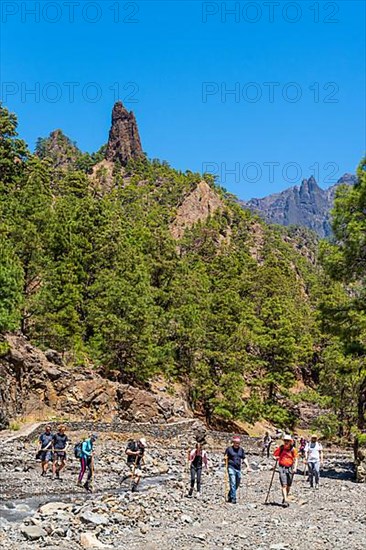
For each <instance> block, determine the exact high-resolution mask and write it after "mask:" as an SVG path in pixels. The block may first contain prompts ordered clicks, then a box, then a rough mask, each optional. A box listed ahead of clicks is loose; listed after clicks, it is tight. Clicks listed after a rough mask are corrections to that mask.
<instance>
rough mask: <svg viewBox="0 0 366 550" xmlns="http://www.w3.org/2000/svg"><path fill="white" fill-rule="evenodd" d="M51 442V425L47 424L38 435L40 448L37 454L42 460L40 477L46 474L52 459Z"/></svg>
mask: <svg viewBox="0 0 366 550" xmlns="http://www.w3.org/2000/svg"><path fill="white" fill-rule="evenodd" d="M52 443H53V435H52V433H51V426H49V425H48V426H46V427H45V431H44V433H43V434H41V435H40V436H39V444H40V449H39V451H38V456H39V458H40V459H41V461H42V463H41V464H42V473H41V476H42V477H43V476H45V475H46V474H47V471H48V466H49V463H50V462H51V461H52Z"/></svg>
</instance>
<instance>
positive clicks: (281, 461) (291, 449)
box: [273, 435, 298, 507]
mask: <svg viewBox="0 0 366 550" xmlns="http://www.w3.org/2000/svg"><path fill="white" fill-rule="evenodd" d="M273 456H274V458H275V459H276V460H277V461H278V470H279V474H280V482H281V487H282V496H283V500H282V504H283V506H286V507H287V506H289V503H288V495H289V493H290V489H291V485H292V480H293V477H294V473H295V472H296V470H297V456H298V455H297V450H296V448H295V446H294V443H293V439H292V437H291V436H290V435H285V436H284V438H283V445H280V446H279V447H277V449H276V450H275V452H274V453H273Z"/></svg>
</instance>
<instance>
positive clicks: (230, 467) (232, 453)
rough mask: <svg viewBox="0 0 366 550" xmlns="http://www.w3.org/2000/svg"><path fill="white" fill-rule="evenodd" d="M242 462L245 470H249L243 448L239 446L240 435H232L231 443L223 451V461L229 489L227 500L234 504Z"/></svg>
mask: <svg viewBox="0 0 366 550" xmlns="http://www.w3.org/2000/svg"><path fill="white" fill-rule="evenodd" d="M242 462H244V464H245V466H246V467H247V472H250V471H251V470H250V466H249V462H248V460H247V458H246V456H245V452H244V449H243V448H242V447H240V437H239V436H235V437H233V444H232V446H231V447H228V448H227V449H226V451H225V463H226V468H227V473H228V476H229V483H230V490H229V494H228V502H231V503H232V504H236V491H237V490H238V488H239V486H240V480H241V463H242Z"/></svg>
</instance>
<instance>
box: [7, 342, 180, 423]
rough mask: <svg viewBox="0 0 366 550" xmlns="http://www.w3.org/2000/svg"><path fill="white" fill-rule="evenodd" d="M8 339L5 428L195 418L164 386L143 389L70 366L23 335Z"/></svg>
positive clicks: (88, 370) (86, 369)
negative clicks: (12, 423) (16, 423)
mask: <svg viewBox="0 0 366 550" xmlns="http://www.w3.org/2000/svg"><path fill="white" fill-rule="evenodd" d="M4 340H5V342H6V343H7V345H8V351H7V353H6V354H5V355H3V356H2V357H1V358H0V410H1V411H2V414H3V420H2V425H1V426H0V429H1V428H6V427H7V426H6V424H7V421H9V420H11V419H15V418H22V419H29V420H51V419H55V418H57V419H62V418H63V419H65V420H78V419H80V417H83V418H88V419H89V420H104V421H108V420H109V421H112V420H116V419H120V420H131V421H132V420H133V421H136V422H147V421H150V420H154V421H169V420H174V419H178V418H182V417H188V416H191V413H190V411H189V409H188V406H187V405H186V403H185V401H184V400H183V398H182V397H180V396H175V397H170V396H168V394H167V393H166V388H165V387H164V384H160V385H159V384H158V385H157V386H156V387H155V388H154V389H151V390H150V391H147V390H142V389H139V388H135V387H132V386H129V385H127V384H121V383H119V382H116V381H112V380H109V379H107V378H104V377H103V376H101V375H100V374H98V373H97V372H96V371H95V370H93V369H91V368H87V367H84V366H83V367H72V368H67V367H66V366H65V365H64V364H63V360H62V357H61V355H60V354H58V353H57V352H55V351H54V350H48V351H46V352H45V353H43V352H42V351H41V350H39V349H37V348H36V347H34V346H32V345H31V344H30V343H29V341H28V340H27V339H26V338H25V337H24V336H22V335H20V334H6V335H5V336H4ZM0 424H1V422H0Z"/></svg>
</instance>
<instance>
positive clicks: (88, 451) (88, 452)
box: [77, 434, 98, 493]
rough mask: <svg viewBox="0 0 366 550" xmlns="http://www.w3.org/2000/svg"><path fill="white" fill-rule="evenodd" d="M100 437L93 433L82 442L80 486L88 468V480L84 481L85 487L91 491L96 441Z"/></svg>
mask: <svg viewBox="0 0 366 550" xmlns="http://www.w3.org/2000/svg"><path fill="white" fill-rule="evenodd" d="M97 439H98V436H97V435H96V434H92V435H91V436H90V437H87V438H86V439H84V441H83V442H82V443H81V450H80V471H79V477H78V483H77V485H78V487H81V486H82V481H83V477H84V474H85V472H86V469H88V477H87V479H86V482H85V483H84V488H85V489H86V490H87V491H88V492H89V493H90V492H91V490H92V487H91V484H92V478H93V473H94V457H93V455H94V449H93V447H94V442H95V441H96V440H97Z"/></svg>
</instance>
